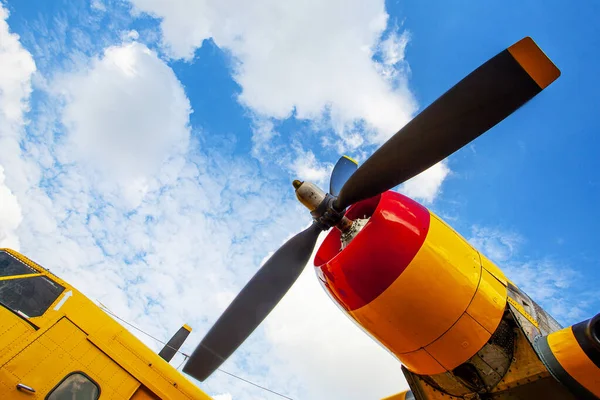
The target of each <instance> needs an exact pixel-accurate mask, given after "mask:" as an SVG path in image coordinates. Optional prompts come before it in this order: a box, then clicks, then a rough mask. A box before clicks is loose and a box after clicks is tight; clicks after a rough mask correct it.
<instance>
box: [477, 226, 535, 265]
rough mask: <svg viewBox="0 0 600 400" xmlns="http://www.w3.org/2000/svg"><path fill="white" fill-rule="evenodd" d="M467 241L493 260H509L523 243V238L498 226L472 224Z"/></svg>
mask: <svg viewBox="0 0 600 400" xmlns="http://www.w3.org/2000/svg"><path fill="white" fill-rule="evenodd" d="M471 233H472V235H471V238H470V239H469V241H470V242H471V243H472V244H473V246H475V247H476V248H478V249H479V250H481V251H482V252H483V253H484V254H485V255H486V256H488V257H489V258H490V259H492V260H494V261H495V262H504V261H508V260H510V259H511V258H512V257H513V256H514V255H515V254H516V253H517V251H518V250H519V247H520V245H522V244H523V242H524V238H523V237H522V236H521V235H519V234H518V233H516V232H511V231H504V230H501V229H498V228H490V227H483V226H473V227H472V232H471Z"/></svg>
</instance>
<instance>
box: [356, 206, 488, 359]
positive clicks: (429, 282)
mask: <svg viewBox="0 0 600 400" xmlns="http://www.w3.org/2000/svg"><path fill="white" fill-rule="evenodd" d="M480 275H481V263H480V259H479V254H478V253H477V251H476V250H475V249H473V247H471V245H470V244H469V243H468V242H467V241H466V240H464V239H463V238H462V237H461V236H460V235H458V234H457V233H456V232H455V231H454V230H453V229H451V228H450V227H448V225H446V224H445V223H444V222H442V221H441V220H440V219H439V218H437V217H436V216H435V215H434V214H431V222H430V227H429V233H428V235H427V238H426V239H425V242H424V243H423V245H422V247H421V249H420V250H419V252H418V253H417V255H416V256H415V258H414V259H413V260H412V262H411V263H410V264H409V266H408V267H407V268H406V269H405V270H404V272H403V273H402V274H401V275H400V276H399V277H398V279H396V281H394V283H392V285H391V286H390V287H389V288H388V289H386V291H385V292H383V293H382V294H381V295H379V296H378V297H377V298H376V299H375V300H373V301H372V302H370V303H369V304H367V305H366V306H364V307H361V308H359V309H357V310H355V311H351V312H350V314H351V315H352V316H353V317H354V318H355V319H356V320H357V321H358V322H359V323H360V324H361V325H362V326H363V327H364V328H366V329H367V330H368V331H369V333H370V334H371V335H373V336H374V337H375V338H376V339H377V340H379V341H380V342H381V343H382V344H384V345H385V346H386V347H387V348H388V349H390V350H391V351H393V352H394V353H396V354H397V355H398V354H400V353H409V352H412V351H415V350H418V349H420V348H422V347H425V346H427V345H428V344H430V343H432V342H434V341H435V340H436V339H437V338H439V337H440V336H441V335H443V334H444V332H446V331H447V330H448V329H449V328H450V327H451V326H452V325H453V324H454V323H455V322H456V321H457V320H458V319H459V318H460V317H461V316H462V315H463V313H464V312H465V310H466V309H467V307H468V306H469V303H470V302H471V300H472V299H473V296H474V295H475V292H476V290H477V285H478V283H479V279H480ZM423 315H427V316H428V317H427V318H423ZM399 327H401V329H399Z"/></svg>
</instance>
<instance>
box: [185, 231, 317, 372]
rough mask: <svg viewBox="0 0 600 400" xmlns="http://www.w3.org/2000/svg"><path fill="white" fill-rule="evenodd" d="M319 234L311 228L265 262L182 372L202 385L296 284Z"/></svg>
mask: <svg viewBox="0 0 600 400" xmlns="http://www.w3.org/2000/svg"><path fill="white" fill-rule="evenodd" d="M320 232H321V230H320V229H319V228H318V227H317V226H316V225H315V224H313V225H311V226H310V227H308V228H307V229H305V230H304V231H302V232H300V233H299V234H297V235H296V236H294V237H293V238H291V239H290V240H288V241H287V242H286V243H285V244H284V245H283V246H281V247H280V248H279V249H278V250H277V251H276V252H275V254H273V256H271V258H270V259H269V260H267V262H266V263H265V264H264V265H263V266H262V267H261V268H260V269H259V270H258V272H257V273H256V274H255V275H254V276H253V277H252V279H251V280H250V282H248V283H247V284H246V286H245V287H244V288H243V289H242V291H241V292H240V294H238V295H237V297H236V298H235V299H234V300H233V302H232V303H231V304H230V305H229V307H227V309H226V310H225V312H224V313H223V315H221V317H220V318H219V319H218V321H217V322H216V323H215V325H214V326H213V327H212V328H211V329H210V331H209V332H208V333H207V334H206V336H205V337H204V339H202V342H200V344H199V345H198V347H196V349H195V350H194V352H193V353H192V355H191V356H190V359H189V360H188V362H187V363H186V364H185V366H184V367H183V372H185V373H186V374H188V375H190V376H192V377H194V378H196V379H198V380H199V381H204V380H205V379H206V378H208V377H209V376H210V375H211V374H212V373H213V372H214V371H215V370H216V369H217V368H218V367H219V366H220V365H221V364H222V363H223V361H225V360H226V359H227V358H228V357H229V356H230V355H231V354H232V353H233V352H234V351H235V350H236V349H237V348H238V346H239V345H240V344H242V342H243V341H244V340H246V338H247V337H248V336H250V334H251V333H252V332H253V331H254V329H256V327H257V326H258V325H259V324H260V323H261V322H262V321H263V319H265V317H266V316H267V315H268V314H269V313H270V312H271V310H273V308H275V306H276V305H277V303H279V301H280V300H281V299H282V298H283V296H284V295H285V294H286V293H287V291H288V290H289V289H290V288H291V287H292V285H293V284H294V282H296V279H298V277H299V276H300V274H301V273H302V270H303V269H304V267H305V266H306V263H307V262H308V259H309V258H310V255H311V254H312V251H313V249H314V247H315V243H316V242H317V238H318V237H319V233H320Z"/></svg>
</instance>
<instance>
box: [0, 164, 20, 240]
mask: <svg viewBox="0 0 600 400" xmlns="http://www.w3.org/2000/svg"><path fill="white" fill-rule="evenodd" d="M22 219H23V216H22V215H21V206H19V202H18V201H17V198H16V197H15V195H13V194H12V192H11V191H10V189H9V188H8V187H6V185H5V184H4V168H2V166H1V165H0V247H10V248H12V249H18V248H19V238H18V236H17V234H16V232H15V231H16V229H17V227H18V226H19V224H20V223H21V220H22Z"/></svg>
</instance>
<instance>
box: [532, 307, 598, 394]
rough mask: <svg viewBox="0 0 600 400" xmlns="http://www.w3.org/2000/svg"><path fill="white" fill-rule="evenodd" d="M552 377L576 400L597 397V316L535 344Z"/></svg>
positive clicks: (537, 339)
mask: <svg viewBox="0 0 600 400" xmlns="http://www.w3.org/2000/svg"><path fill="white" fill-rule="evenodd" d="M535 349H536V351H537V353H538V355H539V356H540V359H541V360H542V361H543V363H544V364H545V365H546V367H547V368H548V370H549V371H550V373H551V374H552V376H554V377H555V378H556V379H557V380H558V381H559V382H561V383H562V384H563V385H565V386H566V387H567V388H569V390H570V391H571V392H572V393H574V394H576V395H577V398H578V399H594V398H599V397H600V314H598V315H596V316H595V317H593V318H590V319H588V320H586V321H582V322H580V323H578V324H575V325H573V326H569V327H567V328H564V329H561V330H559V331H557V332H553V333H551V334H549V335H548V336H542V337H538V338H536V340H535Z"/></svg>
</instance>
